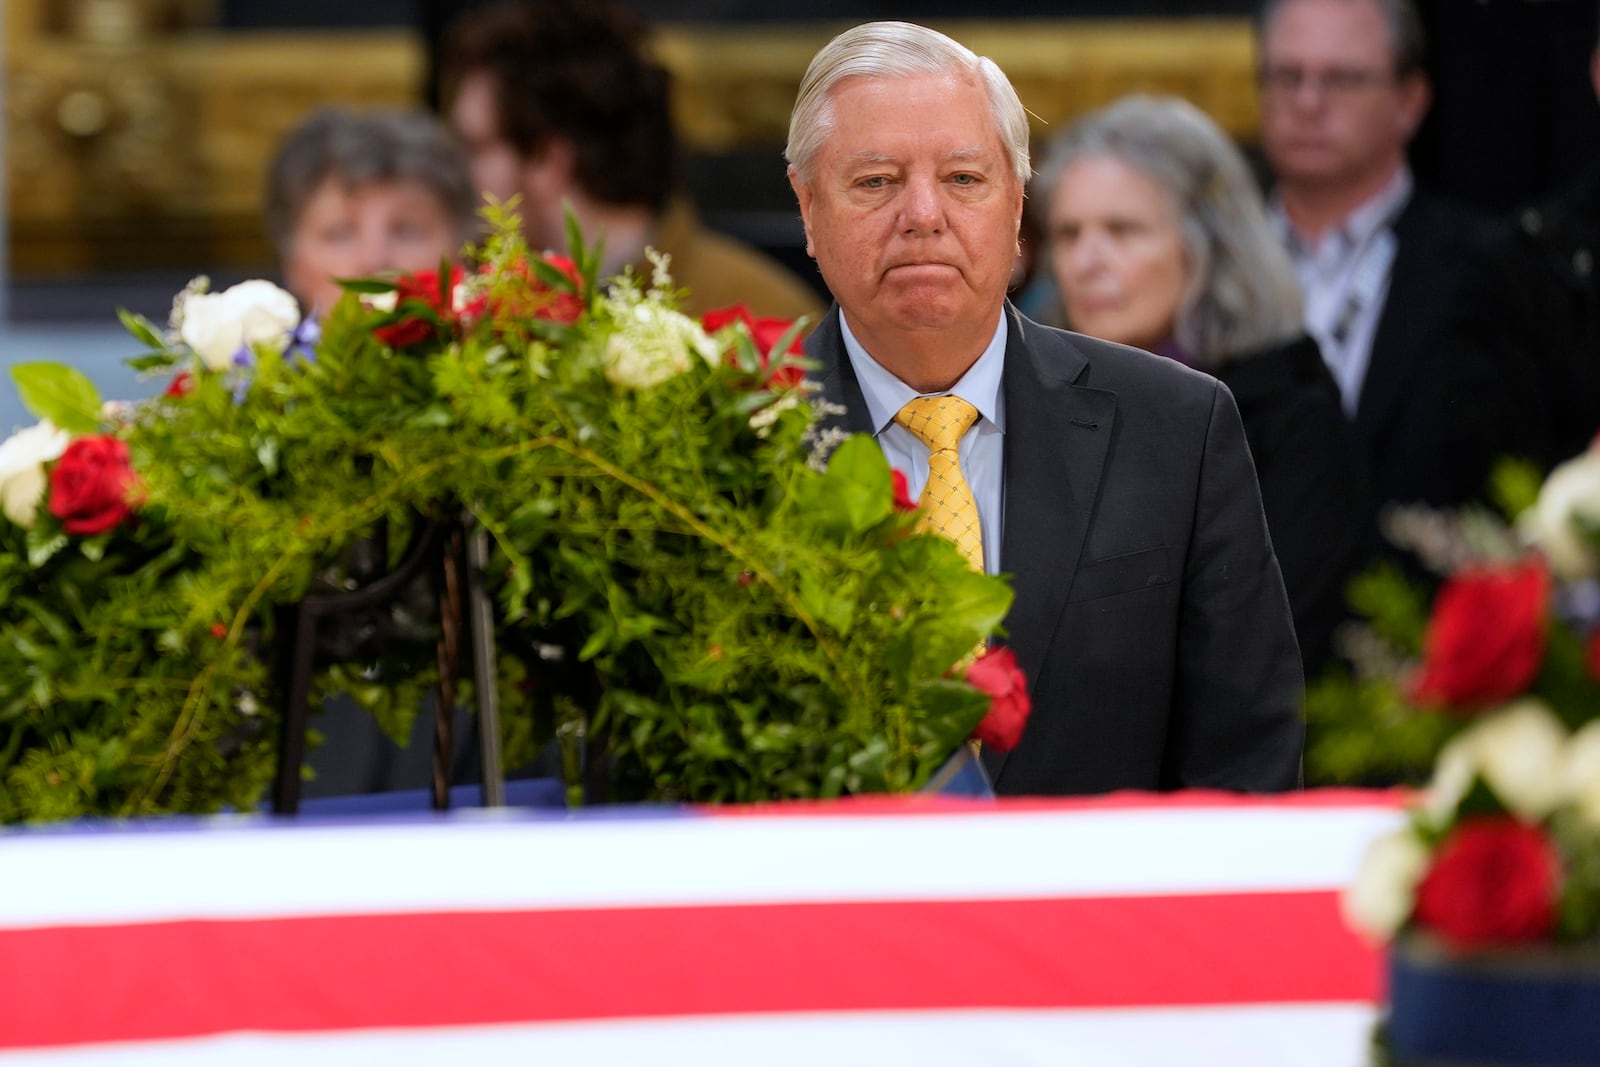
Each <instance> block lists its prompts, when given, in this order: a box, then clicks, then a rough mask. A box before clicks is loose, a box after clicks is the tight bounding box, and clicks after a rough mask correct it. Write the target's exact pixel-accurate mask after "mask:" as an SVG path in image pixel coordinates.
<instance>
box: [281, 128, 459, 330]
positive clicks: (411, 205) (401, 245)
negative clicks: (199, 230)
mask: <svg viewBox="0 0 1600 1067" xmlns="http://www.w3.org/2000/svg"><path fill="white" fill-rule="evenodd" d="M476 206H477V193H476V191H475V190H474V189H473V187H472V177H471V174H470V172H469V170H468V167H467V158H466V155H465V153H464V151H463V150H462V148H461V146H460V145H459V144H458V143H457V142H456V140H455V138H454V137H453V136H452V135H451V134H450V131H449V130H448V129H446V128H445V126H444V124H443V123H441V122H440V121H439V120H438V119H436V118H434V117H433V116H432V115H429V114H427V113H426V112H422V111H381V110H380V111H368V112H357V111H346V110H344V109H342V108H336V107H325V108H320V109H318V110H317V111H314V112H312V113H311V114H310V115H308V116H307V117H306V118H305V119H304V120H302V121H301V122H300V123H299V125H297V126H295V128H294V129H293V130H291V131H290V132H289V133H288V135H287V136H285V137H284V139H283V142H282V143H281V144H280V145H279V147H278V151H277V154H276V155H275V156H274V157H273V160H272V164H271V166H270V167H269V168H268V171H267V190H266V217H267V230H268V233H269V234H270V236H271V237H272V241H273V244H274V245H275V246H276V248H277V252H278V259H279V262H280V263H281V265H282V268H283V278H284V284H285V285H286V286H287V287H288V289H289V291H290V292H292V293H293V294H294V296H295V299H296V300H298V301H300V305H301V307H302V308H304V309H305V310H306V311H307V312H308V313H309V312H312V311H313V309H314V310H315V313H316V314H317V315H318V316H321V315H325V314H327V312H328V310H329V308H331V307H332V306H333V304H334V303H335V302H336V301H337V300H338V299H339V296H340V295H341V293H342V292H343V290H342V289H340V287H339V285H338V282H337V281H336V279H339V278H359V277H363V276H367V275H373V274H378V273H381V272H389V273H403V272H408V271H418V270H436V269H438V266H439V263H440V261H441V260H442V259H449V260H454V259H455V258H456V257H457V255H458V254H459V253H460V251H461V247H462V245H463V243H464V242H465V241H466V239H467V238H468V237H469V236H471V234H472V231H473V227H474V222H475V219H474V209H475V208H476Z"/></svg>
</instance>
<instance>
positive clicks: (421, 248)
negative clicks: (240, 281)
mask: <svg viewBox="0 0 1600 1067" xmlns="http://www.w3.org/2000/svg"><path fill="white" fill-rule="evenodd" d="M459 242H460V235H459V234H458V233H457V232H456V226H455V222H454V220H453V219H452V218H451V215H450V211H449V209H448V208H447V207H446V206H445V204H444V202H443V201H442V200H440V199H439V197H438V195H437V194H436V193H434V191H433V190H432V189H430V188H428V187H427V186H426V185H423V184H421V183H419V182H387V181H379V182H369V183H366V184H363V185H356V186H350V185H346V184H344V183H343V182H341V181H339V180H338V179H337V178H328V179H327V180H325V181H324V182H323V183H322V184H321V185H319V186H317V188H316V190H315V191H314V192H313V193H312V194H311V196H310V197H308V198H307V199H306V202H305V206H304V207H303V208H301V210H300V216H299V217H298V218H297V219H295V223H294V230H293V232H292V233H291V234H290V235H289V243H288V246H287V247H286V248H285V250H284V257H283V278H284V283H285V284H286V285H287V286H288V288H289V291H290V292H292V293H293V294H294V295H295V298H296V299H297V300H299V301H300V303H301V305H302V306H303V308H304V310H305V311H306V312H307V313H310V312H311V310H312V309H313V308H315V309H316V312H317V314H318V315H325V314H327V312H328V309H329V308H331V307H332V306H333V305H334V303H335V302H336V301H337V300H338V299H339V296H340V295H341V294H342V292H343V290H342V289H340V288H339V286H338V285H337V284H336V283H335V282H334V279H336V278H360V277H364V276H367V275H372V274H378V273H380V272H385V271H394V272H405V271H416V270H436V269H438V266H439V261H440V260H441V259H454V258H455V257H456V253H457V252H459V251H460V249H459V247H458V245H459Z"/></svg>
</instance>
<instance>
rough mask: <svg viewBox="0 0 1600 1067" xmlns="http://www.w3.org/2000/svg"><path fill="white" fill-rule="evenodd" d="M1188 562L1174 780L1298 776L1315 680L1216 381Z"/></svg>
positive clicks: (1278, 785) (1173, 785)
mask: <svg viewBox="0 0 1600 1067" xmlns="http://www.w3.org/2000/svg"><path fill="white" fill-rule="evenodd" d="M1203 457H1204V458H1203V461H1202V463H1201V468H1200V484H1199V486H1198V489H1197V493H1196V498H1195V499H1196V504H1195V516H1194V523H1193V527H1192V530H1193V533H1192V539H1191V543H1190V546H1189V553H1188V565H1187V568H1186V570H1185V574H1184V579H1183V581H1184V588H1183V602H1182V608H1181V617H1180V620H1179V628H1180V629H1179V635H1178V658H1177V664H1176V670H1177V672H1178V677H1177V678H1175V679H1174V697H1173V702H1172V715H1173V722H1172V723H1171V724H1170V728H1169V731H1168V739H1169V744H1168V750H1167V753H1166V755H1165V758H1164V760H1163V767H1162V778H1163V787H1164V788H1169V789H1230V790H1240V791H1247V792H1272V791H1278V790H1286V789H1295V788H1298V787H1299V785H1300V782H1301V772H1300V757H1301V748H1302V745H1303V742H1304V735H1305V729H1304V724H1303V720H1302V717H1301V705H1302V702H1303V696H1304V682H1303V679H1302V677H1301V669H1300V653H1299V649H1298V647H1297V645H1296V643H1295V636H1294V623H1293V621H1292V619H1291V617H1290V614H1289V603H1288V598H1287V597H1286V596H1285V594H1284V589H1283V578H1282V576H1281V574H1280V573H1279V569H1278V562H1277V560H1276V558H1274V556H1273V553H1272V546H1271V542H1270V540H1269V538H1268V536H1267V525H1266V519H1265V517H1264V515H1263V513H1262V509H1261V491H1260V489H1259V487H1258V484H1257V481H1256V473H1255V467H1254V465H1253V464H1252V462H1251V459H1250V451H1249V448H1248V446H1247V445H1246V444H1245V438H1244V428H1243V426H1242V425H1241V423H1240V420H1239V412H1238V408H1237V407H1236V405H1235V404H1234V401H1233V396H1232V394H1231V393H1229V392H1228V390H1227V389H1226V388H1225V387H1223V386H1222V385H1220V384H1219V385H1217V386H1216V388H1215V391H1214V395H1213V399H1212V407H1211V418H1210V421H1209V424H1208V427H1207V430H1206V440H1205V446H1204V453H1203Z"/></svg>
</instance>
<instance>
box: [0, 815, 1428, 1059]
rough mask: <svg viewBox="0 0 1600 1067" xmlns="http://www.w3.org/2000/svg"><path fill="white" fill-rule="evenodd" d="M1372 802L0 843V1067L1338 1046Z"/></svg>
mask: <svg viewBox="0 0 1600 1067" xmlns="http://www.w3.org/2000/svg"><path fill="white" fill-rule="evenodd" d="M1398 804H1399V799H1398V798H1397V797H1396V796H1394V795H1393V794H1388V793H1365V792H1353V791H1313V792H1309V793H1305V794H1300V795H1297V796H1292V797H1280V798H1270V799H1269V798H1241V797H1235V796H1228V795H1222V794H1208V793H1187V794H1177V795H1173V796H1165V797H1154V796H1147V795H1139V794H1119V795H1115V796H1111V797H1106V798H1096V799H1085V800H1063V801H1027V800H1002V801H962V800H955V799H949V798H939V797H924V796H919V797H909V798H883V799H862V800H854V801H841V802H835V803H827V804H779V805H770V806H756V807H732V808H677V807H664V808H649V807H645V808H622V809H609V810H608V809H592V810H590V811H586V812H581V813H575V814H572V815H548V814H546V815H540V814H537V813H531V812H527V811H514V810H499V811H458V812H455V813H452V814H450V815H448V816H436V817H432V818H426V819H418V818H398V819H396V818H390V819H382V818H368V819H362V820H348V819H346V820H333V819H320V820H319V819H311V818H301V819H298V820H292V821H284V820H272V819H270V818H266V817H259V816H239V817H223V818H216V819H206V820H154V821H150V822H145V823H138V824H115V823H113V824H104V825H97V826H89V827H83V826H76V827H71V828H68V829H61V830H13V831H10V832H5V833H0V1067H19V1065H24V1064H26V1065H41V1067H42V1065H64V1064H72V1065H80V1064H81V1065H94V1067H134V1065H140V1067H143V1065H152V1067H154V1065H158V1064H159V1065H162V1067H172V1065H178V1067H183V1065H188V1064H208V1065H209V1064H250V1065H254V1064H262V1065H265V1064H269V1063H270V1064H273V1065H275V1067H276V1065H281V1064H284V1063H288V1064H293V1065H294V1067H320V1065H324V1064H326V1065H330V1067H331V1065H334V1064H337V1065H340V1067H344V1065H348V1064H363V1063H373V1064H384V1065H395V1064H412V1063H416V1064H429V1065H430V1067H431V1065H435V1064H440V1063H448V1064H457V1063H474V1062H477V1063H512V1062H515V1063H568V1062H570V1063H582V1064H585V1065H592V1064H610V1063H618V1064H622V1063H626V1064H637V1063H648V1064H652V1065H675V1064H683V1065H691V1064H692V1065H696V1067H700V1065H706V1064H740V1065H746V1064H749V1065H762V1067H768V1065H775V1067H789V1065H793V1067H801V1065H805V1067H812V1065H815V1064H828V1065H830V1067H833V1065H843V1064H857V1063H860V1064H872V1065H873V1067H882V1065H884V1064H902V1063H903V1064H919V1065H952V1067H954V1065H958V1064H959V1065H967V1064H982V1065H988V1064H1052V1065H1055V1064H1082V1065H1093V1067H1101V1065H1106V1067H1122V1065H1135V1067H1145V1065H1150V1067H1156V1065H1160V1067H1168V1065H1172V1064H1185V1065H1208V1064H1215V1065H1218V1067H1223V1065H1226V1067H1254V1065H1259V1067H1359V1065H1360V1064H1363V1063H1365V1062H1366V1057H1365V1050H1364V1049H1365V1044H1366V1042H1367V1040H1368V1035H1369V1031H1370V1029H1371V1026H1372V1023H1373V1020H1374V1018H1375V1015H1376V1011H1377V1009H1376V1005H1377V1003H1378V1002H1379V1001H1380V999H1381V997H1382V989H1381V982H1380V969H1381V968H1380V963H1381V957H1380V955H1379V953H1378V952H1377V951H1376V950H1375V949H1374V948H1373V946H1371V945H1368V944H1366V943H1364V942H1363V941H1361V940H1360V939H1359V938H1358V937H1357V935H1355V934H1354V933H1352V932H1350V931H1349V930H1348V929H1347V928H1346V927H1345V925H1344V924H1343V922H1342V920H1341V918H1340V915H1339V907H1338V896H1339V893H1340V891H1341V890H1342V889H1343V887H1344V886H1345V885H1346V884H1347V883H1348V882H1349V881H1350V879H1351V878H1352V877H1353V875H1354V873H1355V870H1356V867H1357V864H1358V862H1359V859H1360V855H1361V852H1362V850H1363V849H1364V848H1365V846H1366V844H1367V842H1368V841H1370V840H1371V839H1372V838H1373V837H1375V836H1377V835H1378V834H1380V833H1381V832H1383V831H1384V830H1386V829H1388V828H1390V827H1392V826H1394V825H1397V824H1398V822H1399V820H1400V817H1401V816H1400V812H1399V807H1398Z"/></svg>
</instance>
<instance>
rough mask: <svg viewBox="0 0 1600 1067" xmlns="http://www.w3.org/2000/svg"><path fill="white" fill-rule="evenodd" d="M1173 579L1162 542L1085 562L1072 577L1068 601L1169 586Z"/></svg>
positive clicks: (1077, 601)
mask: <svg viewBox="0 0 1600 1067" xmlns="http://www.w3.org/2000/svg"><path fill="white" fill-rule="evenodd" d="M1170 581H1172V572H1171V571H1170V570H1169V569H1168V565H1167V548H1166V546H1165V545H1158V546H1156V547H1155V548H1145V549H1141V550H1139V551H1138V552H1127V553H1124V554H1123V555H1120V556H1109V557H1107V558H1106V559H1097V560H1091V561H1090V562H1088V563H1085V564H1083V565H1082V566H1080V567H1079V568H1078V573H1077V576H1076V577H1074V578H1073V580H1072V592H1071V593H1070V594H1068V596H1067V600H1068V601H1069V602H1073V603H1079V602H1082V601H1085V600H1099V599H1101V598H1102V597H1108V596H1117V595H1119V594H1122V593H1133V592H1137V591H1139V590H1140V589H1150V588H1153V587H1154V586H1158V585H1166V584H1167V583H1168V582H1170Z"/></svg>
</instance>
